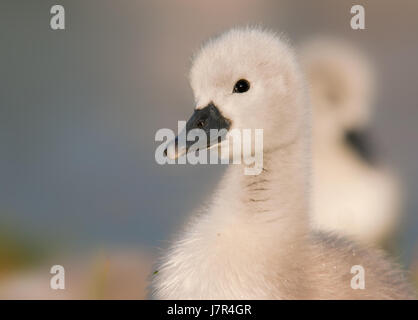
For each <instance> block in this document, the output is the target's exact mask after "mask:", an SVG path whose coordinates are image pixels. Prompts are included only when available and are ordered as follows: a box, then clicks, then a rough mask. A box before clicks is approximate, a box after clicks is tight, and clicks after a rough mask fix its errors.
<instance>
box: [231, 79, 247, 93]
mask: <svg viewBox="0 0 418 320" xmlns="http://www.w3.org/2000/svg"><path fill="white" fill-rule="evenodd" d="M249 89H250V83H249V82H248V81H247V80H245V79H241V80H238V81H237V83H236V84H235V86H234V90H233V93H243V92H246V91H248V90H249Z"/></svg>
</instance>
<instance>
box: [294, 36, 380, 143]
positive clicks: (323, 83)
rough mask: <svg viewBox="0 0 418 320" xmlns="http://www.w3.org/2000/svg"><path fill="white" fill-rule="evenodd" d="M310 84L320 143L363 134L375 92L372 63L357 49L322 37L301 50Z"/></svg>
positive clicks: (315, 127)
mask: <svg viewBox="0 0 418 320" xmlns="http://www.w3.org/2000/svg"><path fill="white" fill-rule="evenodd" d="M301 56H302V65H303V68H304V71H305V73H306V76H307V80H308V82H309V85H310V89H311V90H310V93H311V104H312V108H313V119H314V121H313V127H314V134H315V136H316V137H318V136H319V138H320V139H321V140H325V139H327V138H330V139H334V138H338V139H339V138H340V137H344V136H345V135H347V134H352V133H354V132H358V131H362V130H363V129H364V128H365V127H366V126H367V124H368V123H369V120H370V118H371V115H372V105H373V101H372V100H373V96H374V89H375V81H374V80H375V79H374V72H373V68H372V65H371V62H370V61H369V60H368V59H367V57H366V56H365V54H364V53H362V52H361V51H360V50H359V49H358V48H357V47H355V46H353V45H351V44H349V43H346V42H345V41H342V40H337V39H333V38H326V37H320V38H315V39H311V40H309V41H307V42H306V43H305V44H304V45H303V46H302V47H301Z"/></svg>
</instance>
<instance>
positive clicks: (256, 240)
mask: <svg viewBox="0 0 418 320" xmlns="http://www.w3.org/2000/svg"><path fill="white" fill-rule="evenodd" d="M240 79H241V80H240ZM245 81H246V84H245ZM191 84H192V88H193V90H194V93H195V98H196V105H197V107H196V110H195V113H194V115H193V116H192V118H191V120H189V122H188V124H187V125H186V128H188V129H191V128H193V127H194V124H195V123H196V125H200V127H201V128H203V129H205V130H206V129H208V128H207V124H214V125H215V126H218V127H224V128H227V129H228V130H231V129H235V128H237V129H244V128H250V129H256V128H263V129H264V161H263V170H262V172H261V174H259V175H253V176H251V175H245V174H244V165H230V166H229V168H228V170H227V172H226V174H225V176H224V177H223V179H222V180H221V181H220V183H219V185H218V187H217V188H216V191H215V192H214V195H213V196H212V199H211V201H210V202H209V203H208V205H207V206H206V207H203V208H202V209H201V212H200V213H198V214H196V215H195V216H194V217H193V220H192V221H191V222H190V223H189V224H188V225H187V227H186V229H185V230H184V231H183V232H182V233H181V234H180V235H179V238H178V240H177V241H175V242H174V244H173V245H172V246H171V247H170V248H169V249H168V251H167V252H166V254H165V255H164V256H163V257H162V259H161V261H160V264H159V266H157V272H155V274H154V275H153V282H152V289H153V292H152V293H153V297H154V298H157V299H351V298H354V299H355V298H363V299H365V298H376V299H378V298H387V299H398V298H409V297H411V294H410V291H409V289H408V285H407V284H406V282H405V281H404V279H403V275H402V273H401V272H400V271H399V269H398V267H397V266H395V265H393V264H391V263H390V262H388V261H387V260H386V259H385V258H384V257H383V256H382V255H381V254H380V253H378V252H376V251H373V250H368V249H363V248H359V247H357V246H356V245H355V244H353V243H351V242H348V241H345V240H342V239H338V238H335V237H333V236H329V235H325V234H319V233H318V234H312V233H311V232H310V226H309V219H308V216H309V203H310V183H309V180H310V171H309V163H310V155H309V135H310V126H309V121H310V119H309V105H308V104H307V99H306V95H305V86H304V82H303V79H302V77H301V72H300V71H299V69H298V66H297V63H296V61H295V59H294V54H293V52H292V51H291V50H290V48H289V47H288V46H287V45H286V44H285V43H284V42H282V41H281V40H280V39H279V38H277V37H276V36H275V35H274V34H272V33H269V32H265V31H261V30H258V29H234V30H231V31H229V32H227V33H226V34H224V35H222V36H221V37H219V38H218V39H216V40H214V41H212V42H209V43H208V44H207V45H206V46H205V47H204V48H203V49H202V51H201V52H200V53H199V54H198V56H197V57H196V58H195V60H194V63H193V67H192V70H191ZM234 84H235V86H234ZM206 108H212V109H211V110H212V111H213V108H216V110H218V111H217V112H213V113H212V115H211V116H210V117H209V118H205V119H203V118H202V115H204V112H205V111H204V110H208V109H206ZM213 117H217V118H216V119H214V118H213ZM215 120H216V121H215ZM175 143H176V142H175ZM179 150H181V149H180V148H178V149H175V152H180V151H179ZM186 151H187V150H186ZM169 155H170V152H169ZM176 155H178V154H175V156H176ZM246 156H248V155H245V154H244V155H243V157H246ZM354 265H361V266H363V267H364V269H365V273H366V274H365V279H366V283H365V284H366V287H365V289H364V290H361V289H357V290H354V289H353V288H352V287H351V279H352V277H354V276H355V275H354V274H351V273H350V271H351V268H352V267H353V266H354Z"/></svg>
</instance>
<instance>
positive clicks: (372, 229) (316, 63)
mask: <svg viewBox="0 0 418 320" xmlns="http://www.w3.org/2000/svg"><path fill="white" fill-rule="evenodd" d="M301 53H302V57H303V59H302V61H303V69H304V71H305V72H306V75H307V80H308V83H309V84H310V89H311V90H310V93H311V104H312V109H313V141H312V150H313V168H312V169H313V170H312V171H313V193H312V197H313V208H312V212H311V220H312V225H313V227H314V228H317V229H320V230H324V231H334V232H337V233H338V234H341V235H344V236H348V237H350V238H353V239H356V240H358V241H361V242H364V243H370V244H381V242H382V240H386V239H387V238H389V237H390V236H392V235H393V233H394V231H396V229H397V226H398V223H399V218H400V211H401V210H400V203H401V199H400V198H401V197H400V190H399V183H398V180H397V179H396V176H395V175H394V174H393V173H392V172H391V171H390V170H388V169H387V168H384V167H382V166H381V165H380V164H379V163H376V160H379V159H376V156H375V154H374V153H373V145H372V144H371V143H370V142H372V141H368V139H365V138H367V135H365V133H367V127H368V125H369V122H370V119H371V117H372V115H373V108H372V107H373V100H374V99H373V98H374V91H375V86H376V85H375V82H376V81H375V80H376V79H375V76H374V72H373V68H372V66H371V63H370V61H369V60H368V59H367V57H366V56H365V55H364V54H363V53H362V52H361V51H360V50H359V49H358V48H356V47H354V46H352V45H351V44H349V43H346V42H343V41H341V40H336V39H332V38H325V37H318V38H314V39H311V40H310V41H308V42H306V43H305V44H304V46H303V47H302V49H301Z"/></svg>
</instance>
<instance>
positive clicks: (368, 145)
mask: <svg viewBox="0 0 418 320" xmlns="http://www.w3.org/2000/svg"><path fill="white" fill-rule="evenodd" d="M345 141H346V143H347V144H348V145H349V146H350V147H351V148H352V149H353V150H354V151H355V152H356V153H357V155H359V156H360V158H361V159H363V160H364V161H365V162H367V163H368V164H375V163H376V153H375V149H374V143H373V141H372V139H371V137H370V133H369V132H368V131H364V130H348V131H346V133H345Z"/></svg>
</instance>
